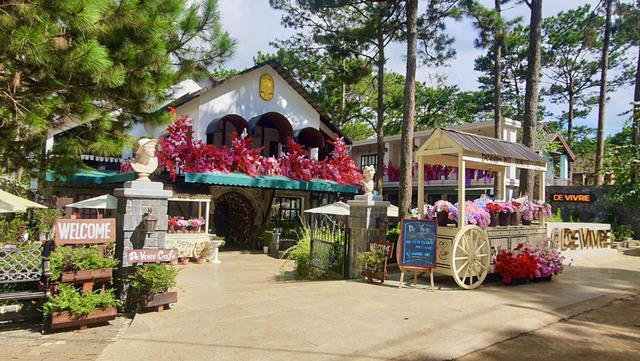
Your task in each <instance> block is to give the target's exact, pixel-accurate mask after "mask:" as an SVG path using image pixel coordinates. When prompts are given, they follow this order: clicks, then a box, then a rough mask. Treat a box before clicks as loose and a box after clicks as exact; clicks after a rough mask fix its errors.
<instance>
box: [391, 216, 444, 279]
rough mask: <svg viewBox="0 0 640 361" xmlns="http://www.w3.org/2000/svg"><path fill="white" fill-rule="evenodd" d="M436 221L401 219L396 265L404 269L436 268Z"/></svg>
mask: <svg viewBox="0 0 640 361" xmlns="http://www.w3.org/2000/svg"><path fill="white" fill-rule="evenodd" d="M436 230H437V224H436V221H430V220H426V219H403V220H402V227H401V228H400V238H398V246H397V249H398V264H399V265H400V266H402V267H404V268H409V269H411V268H418V269H422V268H425V269H429V268H435V267H436V243H437V242H436V240H437V238H438V237H437V232H436Z"/></svg>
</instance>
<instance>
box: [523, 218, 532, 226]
mask: <svg viewBox="0 0 640 361" xmlns="http://www.w3.org/2000/svg"><path fill="white" fill-rule="evenodd" d="M522 225H523V226H530V225H531V220H530V219H524V218H522Z"/></svg>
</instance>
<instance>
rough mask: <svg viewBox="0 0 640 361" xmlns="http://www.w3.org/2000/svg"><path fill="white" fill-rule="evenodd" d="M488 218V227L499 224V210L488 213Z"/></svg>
mask: <svg viewBox="0 0 640 361" xmlns="http://www.w3.org/2000/svg"><path fill="white" fill-rule="evenodd" d="M489 218H490V219H491V222H490V223H489V227H496V226H497V225H498V224H499V218H500V212H495V211H494V212H491V213H489Z"/></svg>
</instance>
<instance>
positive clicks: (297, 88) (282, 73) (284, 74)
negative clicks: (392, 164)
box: [172, 60, 352, 144]
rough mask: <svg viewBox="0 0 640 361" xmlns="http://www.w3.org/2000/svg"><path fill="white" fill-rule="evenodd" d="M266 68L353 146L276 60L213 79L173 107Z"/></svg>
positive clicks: (328, 116)
mask: <svg viewBox="0 0 640 361" xmlns="http://www.w3.org/2000/svg"><path fill="white" fill-rule="evenodd" d="M265 66H270V67H271V68H273V70H275V71H276V72H277V73H278V74H279V75H280V76H281V77H282V79H284V80H285V81H286V82H287V83H288V84H289V85H290V86H291V87H292V88H293V90H295V91H296V92H297V93H298V94H300V96H301V97H302V98H303V99H304V100H305V101H306V102H307V103H309V105H311V107H312V108H313V109H314V110H315V111H317V112H318V114H320V121H321V122H322V123H323V124H324V125H326V126H327V127H328V128H329V129H330V130H331V131H332V132H334V133H337V134H338V135H339V136H340V137H344V140H345V142H346V143H347V144H352V142H351V139H349V137H347V136H346V135H344V134H343V133H342V131H341V130H340V129H339V128H338V127H336V126H335V124H333V122H332V121H331V115H330V114H329V113H327V111H326V110H325V109H324V108H323V107H322V106H321V105H320V103H318V101H317V100H316V99H315V98H314V97H313V96H311V94H309V93H308V92H307V91H306V90H305V89H304V87H303V86H302V84H300V83H299V82H298V81H297V80H296V79H294V78H293V76H292V75H291V73H290V72H289V71H288V70H287V69H286V68H285V67H284V66H282V64H280V63H278V62H277V61H275V60H267V61H265V62H264V63H261V64H258V65H255V66H253V67H251V68H248V69H245V70H243V71H241V72H239V73H238V74H235V75H232V76H229V77H227V78H225V79H223V80H220V81H216V80H215V79H212V84H211V85H210V86H207V87H204V88H202V89H200V90H198V91H196V92H193V93H191V94H188V95H186V96H183V97H181V98H180V99H177V100H176V101H175V102H174V104H172V105H173V106H174V107H178V106H180V105H182V104H184V103H186V102H188V101H190V100H192V99H194V98H197V97H199V96H200V95H202V94H204V93H206V92H208V91H209V90H211V89H214V88H217V87H219V86H221V85H224V84H227V83H229V82H231V81H233V80H235V79H238V78H240V77H242V76H244V75H246V74H249V73H251V72H253V71H255V70H258V69H260V68H262V67H265Z"/></svg>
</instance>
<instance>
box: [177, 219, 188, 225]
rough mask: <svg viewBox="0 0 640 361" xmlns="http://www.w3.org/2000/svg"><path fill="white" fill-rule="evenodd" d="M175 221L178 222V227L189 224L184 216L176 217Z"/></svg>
mask: <svg viewBox="0 0 640 361" xmlns="http://www.w3.org/2000/svg"><path fill="white" fill-rule="evenodd" d="M176 222H177V223H178V227H187V226H188V225H189V222H188V221H187V220H186V219H184V218H178V219H177V220H176Z"/></svg>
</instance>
